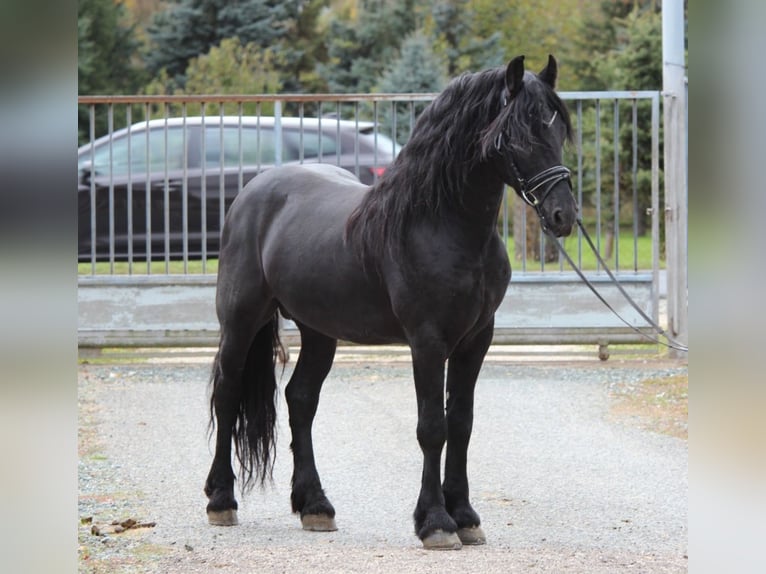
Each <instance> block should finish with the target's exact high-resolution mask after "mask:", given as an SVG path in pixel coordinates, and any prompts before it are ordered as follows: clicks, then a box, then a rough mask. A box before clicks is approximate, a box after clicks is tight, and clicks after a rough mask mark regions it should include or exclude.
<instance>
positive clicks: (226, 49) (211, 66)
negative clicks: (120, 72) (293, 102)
mask: <svg viewBox="0 0 766 574" xmlns="http://www.w3.org/2000/svg"><path fill="white" fill-rule="evenodd" d="M280 63H281V57H280V55H279V53H278V52H277V51H276V50H275V49H272V48H261V47H259V46H258V45H256V44H255V43H253V42H250V43H248V44H242V42H241V41H240V40H239V38H226V39H224V40H222V41H221V44H220V46H216V47H213V48H211V49H210V51H209V52H208V53H207V54H203V55H201V56H199V57H197V58H193V59H192V60H191V61H190V62H189V65H188V66H187V68H186V69H185V70H184V76H185V78H186V82H185V84H184V85H183V86H180V85H178V84H176V82H175V81H174V80H173V79H172V78H170V77H169V76H168V75H167V73H166V72H164V70H163V71H161V72H160V74H159V75H158V77H157V78H155V80H154V81H152V82H151V83H150V84H149V85H148V86H147V88H146V92H147V94H164V95H170V94H175V95H184V94H186V95H191V94H196V95H200V94H269V93H272V94H273V93H277V92H279V91H280V90H281V88H282V83H281V81H280V77H279V73H278V72H277V69H278V68H279V65H280ZM224 109H225V110H226V113H230V114H236V113H239V106H238V104H234V103H232V104H227V105H226V106H224ZM273 109H274V106H273V104H271V103H268V104H267V103H264V104H262V105H261V106H260V108H259V107H258V106H257V104H254V103H249V104H244V106H243V109H242V111H243V112H244V113H245V114H256V113H257V112H258V111H260V113H262V114H270V113H273ZM157 111H158V112H162V113H164V110H157ZM171 111H172V113H174V114H179V113H181V111H182V110H181V109H180V108H178V109H176V108H172V110H171ZM212 111H213V113H217V112H218V107H217V106H216V107H215V109H213V110H212ZM186 112H187V113H188V114H195V113H199V105H192V104H187V106H186Z"/></svg>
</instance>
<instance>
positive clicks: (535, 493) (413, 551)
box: [78, 352, 688, 574]
mask: <svg viewBox="0 0 766 574" xmlns="http://www.w3.org/2000/svg"><path fill="white" fill-rule="evenodd" d="M209 364H210V358H209V357H202V358H175V359H172V358H171V359H160V360H156V361H155V362H149V361H142V362H137V363H128V364H83V365H81V367H80V369H79V387H78V390H79V431H80V432H79V451H80V452H79V454H80V456H79V514H80V521H81V525H80V535H79V543H80V548H79V556H80V560H79V564H80V571H81V572H110V573H111V572H184V573H192V574H193V573H199V572H226V573H236V572H253V571H256V570H258V571H262V572H318V571H322V572H397V573H399V572H415V571H417V572H444V571H447V570H452V569H459V570H460V571H464V572H481V573H494V572H583V573H599V572H604V573H607V572H610V573H611V572H621V571H627V572H685V571H687V567H688V564H687V562H688V560H687V557H686V553H687V497H688V464H687V460H688V445H687V442H686V441H685V440H681V439H678V438H673V437H670V436H665V435H661V434H657V433H653V432H651V431H648V430H646V429H645V427H643V426H641V425H638V424H636V421H633V420H631V419H626V418H624V417H620V416H616V415H615V414H614V411H613V409H612V408H611V407H612V405H613V403H614V400H615V398H614V397H615V395H616V394H624V393H626V392H630V389H631V386H632V385H636V384H637V383H638V382H639V381H641V380H644V379H648V378H655V377H663V376H668V375H673V374H678V373H687V372H688V369H687V367H686V365H684V364H678V363H674V362H671V361H665V362H660V361H655V360H641V359H626V360H622V361H619V360H618V361H615V360H610V361H607V362H605V363H602V362H599V361H598V360H597V359H593V358H591V359H588V360H578V361H567V362H563V361H559V362H556V361H554V362H551V363H550V365H549V366H543V365H542V364H541V363H540V362H539V361H536V362H534V363H529V364H525V363H524V362H523V361H519V360H516V359H512V358H511V359H509V358H508V357H505V356H503V354H502V352H499V353H493V354H492V355H491V356H490V357H489V360H488V362H487V363H486V364H485V367H484V369H483V370H482V374H481V376H480V383H479V387H478V390H477V396H476V418H475V424H474V435H473V439H472V444H471V450H470V452H469V476H470V479H471V489H472V490H471V492H472V499H473V503H474V507H475V508H476V510H477V511H478V512H479V514H480V515H481V517H482V522H483V527H484V530H485V531H486V534H487V538H488V543H487V545H486V546H481V547H465V548H463V549H462V550H461V551H459V552H429V551H425V550H422V549H421V546H420V542H419V541H418V540H417V538H416V536H415V535H414V533H413V526H412V519H411V514H412V510H413V508H414V504H415V500H416V498H417V493H418V488H419V484H420V470H421V456H420V451H419V448H418V445H417V442H416V439H415V424H416V412H415V400H414V387H413V385H412V382H411V371H410V365H409V363H408V362H407V360H406V355H405V354H401V353H400V354H396V353H394V354H391V355H388V354H376V355H364V354H359V353H349V354H347V355H345V356H344V355H343V354H341V355H340V356H339V357H338V360H337V361H336V365H335V367H334V368H333V371H332V372H331V373H330V376H329V377H328V380H327V381H326V383H325V388H324V390H323V393H322V398H321V402H320V407H319V413H318V415H317V420H316V423H315V426H314V429H315V447H316V453H317V463H318V467H319V471H320V475H321V477H322V481H323V484H324V486H325V489H326V491H327V494H328V496H329V497H330V500H332V502H333V504H334V505H335V508H336V511H337V523H338V527H339V530H338V531H337V532H334V533H310V532H304V531H302V530H301V528H300V523H299V520H298V519H297V517H295V516H293V515H292V514H291V512H290V507H289V484H290V474H291V471H292V469H291V457H290V453H289V448H288V445H289V442H290V438H289V429H288V427H287V408H286V405H285V404H284V402H283V403H282V404H281V405H280V409H279V438H278V443H277V461H276V467H275V472H274V484H273V485H271V486H267V487H266V488H265V489H264V490H259V489H256V490H254V491H253V492H252V493H250V494H248V495H246V496H245V497H244V498H243V497H241V496H240V497H239V498H240V511H239V519H240V525H239V526H237V527H230V528H221V527H212V526H209V525H208V524H207V521H206V516H205V504H206V498H205V496H204V494H203V492H202V485H203V482H204V479H205V477H206V475H207V471H208V469H209V465H210V462H211V460H212V454H211V451H212V443H209V442H208V439H207V430H208V427H207V424H208V422H207V415H208V410H207V409H208V405H207V398H208V388H207V381H208V373H209ZM292 364H293V363H291V364H290V365H288V367H287V369H286V371H285V375H284V378H283V380H282V383H281V388H284V386H285V385H286V383H287V380H288V378H289V374H290V371H291V369H292ZM128 518H130V519H133V520H135V521H136V522H137V524H136V525H135V526H134V527H132V528H128V529H127V530H125V531H124V532H114V530H115V526H114V525H112V524H111V523H112V522H113V521H117V522H121V521H124V520H126V519H128ZM128 526H130V524H128ZM96 530H97V531H100V534H101V535H96V534H94V533H93V532H94V531H96ZM118 530H119V529H118Z"/></svg>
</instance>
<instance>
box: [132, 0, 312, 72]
mask: <svg viewBox="0 0 766 574" xmlns="http://www.w3.org/2000/svg"><path fill="white" fill-rule="evenodd" d="M304 4H309V5H310V6H311V7H312V10H311V11H309V14H311V15H312V16H313V18H316V15H317V13H318V10H317V4H320V5H321V4H322V3H321V2H319V3H318V2H308V3H307V2H305V1H303V0H175V1H174V3H173V4H172V5H170V6H169V7H168V8H167V9H166V10H164V11H163V12H160V13H159V14H157V15H156V16H155V18H154V21H153V23H152V25H151V26H149V28H148V34H149V37H150V38H151V47H150V49H149V50H148V51H147V53H146V55H145V61H146V66H147V68H148V70H149V71H150V72H151V73H153V74H158V73H159V71H160V70H163V69H164V70H166V72H167V74H168V76H169V77H170V78H171V79H174V80H175V82H176V83H177V84H178V85H180V86H183V85H184V84H185V81H186V78H185V71H186V67H187V66H188V64H189V61H190V60H191V59H192V58H196V57H197V56H200V55H202V54H207V53H208V52H209V51H210V49H211V48H213V47H215V46H218V45H219V44H220V43H221V40H223V39H225V38H234V37H237V38H239V39H240V40H241V41H242V42H243V43H244V44H249V43H253V44H255V45H257V46H259V47H261V48H276V47H279V49H280V50H282V51H284V52H285V55H286V60H287V61H291V60H292V61H294V62H298V61H300V54H298V55H297V56H296V55H295V54H293V53H292V52H293V47H292V46H293V44H299V43H300V42H296V41H295V40H296V38H295V36H294V32H295V30H297V29H299V27H298V23H299V22H300V16H301V14H302V12H303V10H302V8H303V5H304ZM302 24H303V26H304V28H305V27H306V25H307V24H306V22H305V20H304V21H303V23H302ZM309 27H310V26H309ZM290 72H292V75H293V76H297V74H295V70H291V71H290Z"/></svg>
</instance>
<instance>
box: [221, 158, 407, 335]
mask: <svg viewBox="0 0 766 574" xmlns="http://www.w3.org/2000/svg"><path fill="white" fill-rule="evenodd" d="M368 189H369V188H368V187H367V186H365V185H363V184H361V183H360V182H359V180H357V179H356V178H355V177H354V176H353V175H352V174H350V173H349V172H347V171H346V170H343V169H341V168H336V167H335V166H331V165H310V166H309V165H305V166H284V167H281V168H274V169H272V170H269V171H267V172H264V173H263V174H261V175H259V176H257V177H256V178H254V179H253V180H251V182H250V183H248V185H247V186H245V188H244V189H243V190H242V192H241V193H240V195H239V196H238V197H237V199H236V200H235V202H234V203H233V204H232V206H231V209H230V211H229V214H228V216H227V220H226V225H225V227H224V242H223V248H222V251H221V260H220V264H219V289H220V285H221V282H222V279H221V277H222V276H223V277H224V279H223V281H225V282H226V283H227V284H228V285H229V292H231V293H232V294H234V293H236V294H239V295H238V296H241V297H256V298H262V299H268V300H270V301H276V302H277V304H278V306H279V308H280V309H281V310H282V312H283V314H285V315H286V316H288V317H290V318H293V319H295V320H296V321H298V322H300V323H303V324H305V325H307V326H309V327H312V328H313V329H315V330H317V331H320V332H323V333H325V334H327V335H330V336H332V337H334V338H343V339H346V340H357V341H360V342H389V341H392V340H397V341H398V340H401V331H400V328H399V327H398V324H397V323H396V321H395V319H394V317H393V315H392V314H391V309H390V304H389V301H388V295H387V293H386V291H385V286H384V285H383V284H382V282H381V281H380V277H378V276H377V275H376V274H374V272H373V273H369V272H368V271H367V270H366V269H365V268H364V266H363V265H362V264H361V262H360V260H359V257H358V255H357V253H356V251H355V250H354V249H353V248H352V247H351V246H350V245H349V244H348V242H347V240H346V234H345V230H346V222H347V221H348V217H349V215H350V214H351V212H352V211H353V210H354V209H355V208H356V207H357V206H358V205H359V203H360V202H361V201H362V199H363V198H364V196H365V193H366V192H367V190H368ZM230 306H238V304H233V305H230ZM360 317H365V321H362V322H361V323H363V324H360V321H359V318H360Z"/></svg>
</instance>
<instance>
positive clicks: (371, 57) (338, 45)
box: [317, 0, 419, 93]
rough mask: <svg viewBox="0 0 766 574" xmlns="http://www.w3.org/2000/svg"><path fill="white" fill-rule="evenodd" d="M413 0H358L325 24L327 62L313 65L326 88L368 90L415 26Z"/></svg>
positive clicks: (345, 91)
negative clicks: (355, 6) (353, 8)
mask: <svg viewBox="0 0 766 574" xmlns="http://www.w3.org/2000/svg"><path fill="white" fill-rule="evenodd" d="M418 17H419V16H418V12H417V10H416V9H415V2H414V0H395V1H387V0H360V2H359V5H358V8H357V9H356V10H351V9H348V10H347V11H344V12H342V13H340V14H338V15H336V17H334V18H332V19H331V20H330V22H329V24H328V25H326V36H325V37H326V39H327V44H326V49H327V62H326V63H320V64H319V65H318V66H317V72H318V73H319V75H321V76H323V77H325V78H327V86H328V88H329V90H330V91H334V92H341V93H351V92H362V93H364V92H369V91H371V90H372V88H373V86H375V84H376V83H377V82H378V81H379V78H380V77H381V76H382V74H383V73H384V71H385V69H386V68H387V66H388V65H389V63H390V62H392V61H393V60H394V59H395V58H396V57H397V55H398V52H399V47H400V44H401V42H402V39H403V38H406V37H407V36H409V35H410V34H411V33H412V32H413V31H414V30H415V28H416V26H417V21H418Z"/></svg>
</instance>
